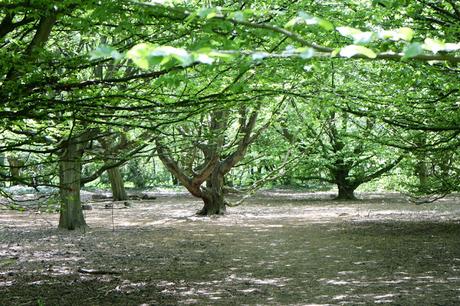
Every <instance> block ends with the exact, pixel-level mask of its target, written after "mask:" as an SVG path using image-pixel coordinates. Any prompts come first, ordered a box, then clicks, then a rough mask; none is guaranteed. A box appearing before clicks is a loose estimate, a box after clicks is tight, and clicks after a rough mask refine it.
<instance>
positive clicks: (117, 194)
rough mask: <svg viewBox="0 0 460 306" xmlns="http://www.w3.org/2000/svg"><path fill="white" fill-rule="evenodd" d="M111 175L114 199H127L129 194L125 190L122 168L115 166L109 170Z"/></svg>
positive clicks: (108, 172)
mask: <svg viewBox="0 0 460 306" xmlns="http://www.w3.org/2000/svg"><path fill="white" fill-rule="evenodd" d="M107 174H108V175H109V181H110V186H111V187H112V198H113V200H114V201H126V200H128V195H127V193H126V190H125V185H124V182H123V177H122V176H121V172H120V168H119V167H115V168H112V169H108V170H107Z"/></svg>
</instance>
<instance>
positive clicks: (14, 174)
mask: <svg viewBox="0 0 460 306" xmlns="http://www.w3.org/2000/svg"><path fill="white" fill-rule="evenodd" d="M7 159H8V164H9V168H10V175H11V181H10V184H11V186H13V185H17V184H18V183H19V182H20V181H21V168H22V167H24V161H22V160H20V159H19V158H17V157H14V156H8V158H7Z"/></svg>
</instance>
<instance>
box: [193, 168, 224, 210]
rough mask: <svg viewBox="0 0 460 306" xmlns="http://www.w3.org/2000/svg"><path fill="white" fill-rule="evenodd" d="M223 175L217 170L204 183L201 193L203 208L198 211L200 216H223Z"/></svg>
mask: <svg viewBox="0 0 460 306" xmlns="http://www.w3.org/2000/svg"><path fill="white" fill-rule="evenodd" d="M223 187H224V175H223V174H222V173H221V172H220V171H219V169H216V170H214V172H213V174H212V175H211V177H210V178H209V180H207V181H206V187H205V188H203V189H204V190H203V191H202V197H201V198H202V199H203V202H204V206H203V208H202V209H201V210H200V211H198V213H197V214H198V215H200V216H211V215H224V214H225V212H226V203H225V199H224V188H223Z"/></svg>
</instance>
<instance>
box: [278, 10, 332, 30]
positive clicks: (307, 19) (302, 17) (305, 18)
mask: <svg viewBox="0 0 460 306" xmlns="http://www.w3.org/2000/svg"><path fill="white" fill-rule="evenodd" d="M297 24H307V25H318V26H320V27H322V28H323V29H325V30H327V31H331V30H333V29H334V25H333V24H332V23H330V22H329V21H327V20H325V19H322V18H318V17H315V16H311V15H309V14H307V13H305V12H299V15H298V16H297V17H295V18H293V19H291V20H290V21H289V22H288V23H286V24H285V25H284V27H285V28H292V27H294V26H295V25H297Z"/></svg>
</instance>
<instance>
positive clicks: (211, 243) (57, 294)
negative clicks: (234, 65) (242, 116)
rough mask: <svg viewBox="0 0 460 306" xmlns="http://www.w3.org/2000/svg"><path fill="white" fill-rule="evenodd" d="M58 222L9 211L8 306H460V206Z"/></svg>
mask: <svg viewBox="0 0 460 306" xmlns="http://www.w3.org/2000/svg"><path fill="white" fill-rule="evenodd" d="M155 195H156V197H157V198H156V199H155V200H147V201H146V200H137V201H134V200H133V201H131V206H130V207H128V208H125V206H124V205H123V203H115V205H114V208H113V209H106V208H105V204H107V203H108V202H107V201H98V202H93V203H91V205H92V207H93V209H92V210H87V211H85V215H86V220H87V222H88V225H89V226H90V229H89V230H88V231H87V232H85V233H82V232H66V231H58V230H57V229H56V228H57V221H58V215H57V214H47V213H36V212H33V211H28V212H16V211H10V210H0V305H176V304H180V305H188V304H190V305H195V304H196V305H345V304H349V305H359V304H377V303H381V304H385V303H386V304H398V305H459V304H460V199H459V198H458V197H450V198H446V199H443V200H441V201H440V202H438V203H434V204H425V205H419V206H416V205H413V204H410V203H408V202H407V201H405V199H404V198H403V197H401V196H400V195H397V194H361V196H362V197H363V200H360V201H354V202H337V201H333V200H331V194H327V193H322V194H314V195H313V194H309V193H300V192H297V193H292V192H286V191H270V192H264V193H263V194H259V195H257V196H256V197H254V198H252V199H250V200H249V202H248V203H247V204H245V205H243V206H239V207H233V208H229V209H228V214H227V215H226V216H223V217H212V218H207V217H196V216H195V215H194V213H195V212H196V211H197V210H198V209H199V208H200V207H201V202H200V201H199V200H196V199H194V198H192V197H189V196H187V195H185V194H166V193H158V194H155Z"/></svg>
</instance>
